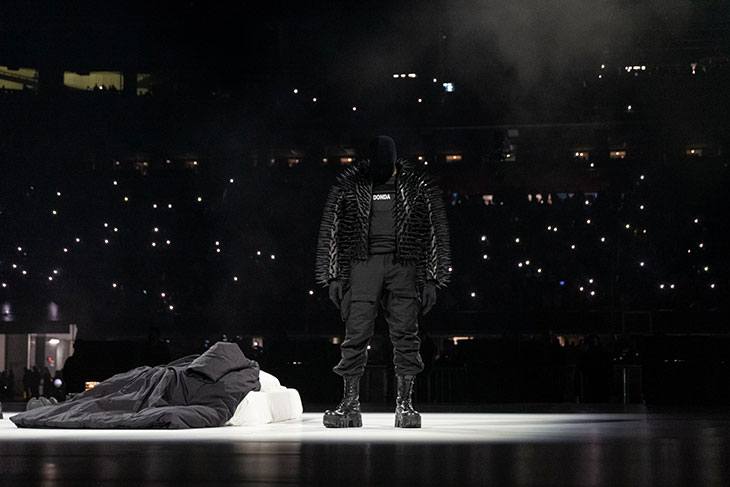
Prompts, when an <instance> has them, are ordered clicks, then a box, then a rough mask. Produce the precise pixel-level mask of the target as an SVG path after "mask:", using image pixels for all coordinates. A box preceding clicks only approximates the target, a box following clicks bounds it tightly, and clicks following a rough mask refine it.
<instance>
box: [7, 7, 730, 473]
mask: <svg viewBox="0 0 730 487" xmlns="http://www.w3.org/2000/svg"><path fill="white" fill-rule="evenodd" d="M236 5H237V6H234V4H229V3H218V2H203V1H169V0H168V1H161V2H141V1H136V0H135V1H128V2H114V3H112V2H91V1H73V2H62V1H52V0H45V1H28V2H17V3H9V2H5V3H3V4H2V5H0V283H1V286H2V287H1V288H0V307H1V308H0V371H2V374H1V375H0V402H1V403H2V408H3V409H2V410H3V413H4V414H5V415H6V417H5V419H3V420H2V421H0V423H2V428H0V478H2V479H3V480H2V484H3V485H101V484H102V483H103V484H104V485H147V484H149V485H171V484H173V483H174V484H180V483H182V484H199V483H208V484H215V485H232V484H240V483H251V484H256V485H270V484H277V485H278V484H292V485H310V484H332V485H346V484H347V485H388V484H390V485H396V484H398V485H402V484H406V485H410V484H413V485H489V484H493V485H562V486H566V485H703V486H705V485H728V483H729V482H730V462H728V460H727V458H728V456H729V455H730V419H729V418H728V413H730V387H728V385H729V384H730V253H728V248H730V233H729V232H728V228H729V226H728V215H730V200H729V198H730V184H729V183H730V178H729V177H730V167H728V163H729V162H730V155H729V154H730V153H729V151H730V136H729V134H730V115H729V113H730V90H728V86H730V57H729V56H730V6H729V5H728V3H727V2H724V1H719V0H661V1H660V0H638V1H623V0H580V1H579V0H561V1H552V0H550V1H538V0H525V1H518V2H499V1H477V0H455V1H451V0H450V1H445V0H435V1H429V2H425V1H398V2H379V1H378V2H352V1H342V2H311V3H310V2H296V3H289V2H284V1H270V2H260V3H252V2H241V3H240V4H236ZM383 134H387V135H389V136H390V137H392V138H393V139H394V141H395V143H396V147H397V151H398V155H399V157H403V158H406V159H409V160H411V161H413V162H415V163H416V165H417V166H419V167H420V168H421V169H422V170H424V171H426V172H427V173H430V174H432V175H433V176H434V177H435V178H436V181H437V184H438V185H439V187H440V188H441V189H442V190H443V193H442V197H443V201H444V204H445V207H446V213H447V218H448V224H449V229H450V238H451V250H452V269H451V271H452V272H451V283H450V284H449V286H448V287H447V288H445V289H439V291H438V302H437V304H436V306H435V307H434V309H433V310H432V311H431V312H430V313H428V314H427V315H426V316H421V317H419V321H418V323H419V336H420V338H421V356H422V358H423V361H424V364H425V369H424V371H423V372H422V373H420V374H419V375H418V376H417V378H416V384H415V389H414V407H415V408H416V409H418V410H420V411H421V412H422V414H423V418H424V419H423V428H422V429H421V430H419V431H417V432H415V431H395V430H394V429H393V427H392V424H391V423H392V415H393V408H394V406H395V405H394V401H395V382H394V370H393V359H392V352H393V350H392V346H391V344H390V338H389V334H388V325H387V324H386V322H385V320H384V319H383V318H382V316H379V317H378V319H377V321H376V325H375V336H374V337H373V339H372V341H371V342H370V346H369V351H368V354H369V355H368V356H369V358H368V363H367V368H366V371H365V374H364V376H363V381H362V384H361V391H360V399H361V401H362V403H363V412H364V414H363V417H364V423H365V424H364V427H363V428H361V429H360V428H359V429H357V430H356V431H355V430H354V429H353V430H343V431H331V430H326V429H325V428H324V427H323V426H322V412H323V411H324V410H325V409H327V408H330V407H332V406H333V405H335V404H336V403H337V401H338V400H339V399H340V397H341V394H342V381H341V379H340V377H339V376H337V375H336V374H334V373H333V371H332V367H333V366H334V365H335V364H336V363H337V362H338V360H339V358H340V343H341V341H342V340H343V338H344V325H343V322H342V320H341V319H340V315H339V313H338V311H337V310H336V309H335V307H334V305H333V304H332V303H331V302H330V300H329V296H328V289H327V288H325V287H322V286H320V285H318V284H317V283H316V282H315V272H314V267H315V251H316V245H317V236H318V231H319V225H320V219H321V218H322V211H323V207H324V204H325V200H326V198H327V192H328V189H329V188H330V186H331V185H332V184H333V183H334V182H335V177H336V175H337V174H338V172H339V171H340V170H341V169H342V168H343V167H344V166H347V165H349V164H352V163H353V162H355V161H356V160H358V159H361V158H365V157H367V156H368V142H369V141H370V140H371V139H372V138H373V137H374V136H376V135H383ZM219 341H227V342H235V343H237V344H238V345H239V346H240V348H241V350H242V351H243V352H244V354H245V355H246V357H248V358H251V359H254V360H256V361H257V362H258V363H259V364H260V366H261V370H265V371H267V372H269V373H271V374H273V375H274V376H276V377H277V378H278V379H279V380H280V381H281V384H283V385H285V386H286V387H289V388H294V389H296V390H297V391H298V392H299V394H300V396H301V400H302V403H303V408H304V415H303V416H302V417H301V418H300V419H298V420H293V421H288V422H284V423H281V424H277V423H274V424H270V425H268V426H257V427H250V430H249V431H248V432H247V431H246V428H247V427H240V428H233V427H228V428H213V429H209V430H205V431H202V432H196V431H195V430H191V431H190V432H188V433H184V432H169V433H165V432H159V431H158V432H154V433H152V432H150V431H127V432H124V431H118V430H115V431H107V432H104V433H102V432H93V431H86V432H73V430H67V431H66V433H65V434H61V432H59V430H29V429H16V428H15V426H14V425H13V424H12V423H10V421H9V420H8V419H7V417H8V415H11V414H13V413H17V412H19V411H23V410H25V408H26V403H27V401H29V400H30V399H31V398H32V397H39V396H45V397H49V398H50V397H55V398H56V399H57V400H59V401H64V400H65V399H66V398H67V397H71V396H72V395H73V394H74V393H79V392H81V391H83V390H84V389H85V387H86V383H87V382H91V381H103V380H105V379H107V378H109V377H111V376H112V375H114V374H117V373H120V372H124V371H127V370H130V369H132V368H135V367H139V366H142V365H149V366H157V365H160V364H166V363H168V362H171V361H173V360H175V359H177V358H179V357H182V356H185V355H189V354H197V353H202V352H204V351H205V350H207V349H208V348H209V347H210V346H211V345H213V344H214V343H215V342H219ZM368 423H369V424H368ZM368 426H369V428H368ZM219 430H222V432H219V433H218V431H219ZM232 431H233V432H232ZM72 433H73V434H72ZM96 433H99V434H98V435H97V434H96ZM410 433H413V434H410ZM168 434H173V436H167V435H168ZM186 434H187V436H185V435H186ZM140 465H141V467H140Z"/></svg>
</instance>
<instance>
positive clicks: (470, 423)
mask: <svg viewBox="0 0 730 487" xmlns="http://www.w3.org/2000/svg"><path fill="white" fill-rule="evenodd" d="M13 414H14V413H10V414H7V415H6V416H7V418H9V417H10V416H12V415H13ZM421 415H422V427H421V428H412V429H402V428H394V427H393V421H394V418H393V413H363V426H362V428H342V429H335V428H325V427H324V426H323V425H322V413H319V412H318V413H304V415H303V416H302V417H301V418H299V419H296V420H291V421H285V422H281V423H273V424H266V425H260V426H226V427H221V428H198V429H190V430H64V429H34V428H17V427H16V426H15V424H13V423H12V422H11V421H10V420H9V419H3V420H0V441H3V440H6V441H10V440H60V441H63V440H74V441H78V440H85V441H147V442H149V441H155V442H158V441H234V442H235V441H267V442H270V441H275V442H337V443H339V442H355V443H363V442H368V443H373V442H376V443H380V442H396V443H397V442H422V443H444V442H446V443H455V442H456V443H480V442H490V443H491V442H525V441H530V442H534V441H540V442H545V441H547V442H555V441H558V442H560V441H591V440H592V439H594V440H595V439H596V438H598V437H600V438H604V439H606V438H627V439H628V438H632V439H638V438H641V437H642V436H646V435H652V434H654V433H655V432H652V431H650V430H651V429H652V426H651V425H650V423H648V422H647V415H646V414H516V413H509V414H506V413H489V414H481V413H421ZM655 426H656V425H655Z"/></svg>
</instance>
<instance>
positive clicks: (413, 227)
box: [316, 159, 451, 295]
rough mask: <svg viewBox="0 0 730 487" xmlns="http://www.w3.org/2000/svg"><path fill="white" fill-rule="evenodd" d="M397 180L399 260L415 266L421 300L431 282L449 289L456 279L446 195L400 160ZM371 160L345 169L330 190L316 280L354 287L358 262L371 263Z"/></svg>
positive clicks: (323, 217)
mask: <svg viewBox="0 0 730 487" xmlns="http://www.w3.org/2000/svg"><path fill="white" fill-rule="evenodd" d="M396 167H397V168H398V172H397V174H396V180H395V194H396V196H395V206H394V208H395V210H394V211H395V226H396V232H395V233H396V258H398V259H399V260H401V261H404V262H407V261H413V262H415V263H416V286H417V289H418V292H419V295H420V292H421V289H422V288H423V284H424V283H425V282H426V281H428V280H430V281H433V282H434V283H435V284H436V286H437V287H439V288H441V287H444V286H446V285H447V283H448V282H449V279H450V273H451V250H450V243H449V228H448V222H447V220H446V211H445V209H444V202H443V196H442V193H441V190H440V189H439V188H438V186H436V185H435V184H434V181H433V178H432V177H431V176H430V175H428V174H426V173H424V172H423V171H420V170H418V169H417V168H416V167H415V166H414V165H413V163H411V162H409V161H407V160H405V159H399V160H398V161H397V162H396ZM369 168H370V160H369V159H362V160H357V161H356V162H354V163H353V164H352V165H351V166H348V167H346V168H344V169H343V170H342V171H341V172H340V174H339V175H338V177H337V181H336V182H335V184H334V185H333V186H332V188H331V189H330V192H329V194H328V196H327V201H326V203H325V208H324V212H323V214H322V221H321V224H320V229H319V238H318V242H317V257H316V279H317V282H318V283H319V284H322V285H323V286H324V285H327V284H328V282H329V281H330V280H331V279H341V280H342V281H344V283H345V286H347V282H348V281H349V276H350V265H351V262H352V261H353V260H366V259H367V258H368V232H369V230H370V209H371V205H372V192H373V187H372V178H371V176H370V173H369Z"/></svg>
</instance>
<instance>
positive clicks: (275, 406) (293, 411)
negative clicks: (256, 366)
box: [226, 370, 304, 426]
mask: <svg viewBox="0 0 730 487" xmlns="http://www.w3.org/2000/svg"><path fill="white" fill-rule="evenodd" d="M259 381H260V382H261V390H260V391H251V392H249V393H248V394H246V397H244V398H243V400H242V401H241V402H240V403H239V404H238V407H237V408H236V412H235V413H233V417H232V418H231V419H230V420H229V421H228V422H227V423H226V425H228V426H252V425H258V424H267V423H275V422H277V421H286V420H288V419H296V418H298V417H300V416H301V415H302V413H303V412H304V409H303V407H302V399H301V398H300V397H299V392H298V391H297V390H296V389H289V388H288V387H284V386H282V385H281V383H280V382H279V379H277V378H276V377H274V376H273V375H271V374H269V373H267V372H264V371H263V370H261V371H259Z"/></svg>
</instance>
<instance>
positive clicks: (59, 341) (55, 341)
mask: <svg viewBox="0 0 730 487" xmlns="http://www.w3.org/2000/svg"><path fill="white" fill-rule="evenodd" d="M48 343H50V344H51V345H58V344H59V343H61V340H59V339H58V338H51V339H50V340H48Z"/></svg>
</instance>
